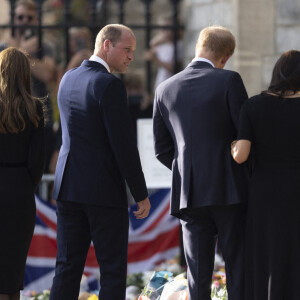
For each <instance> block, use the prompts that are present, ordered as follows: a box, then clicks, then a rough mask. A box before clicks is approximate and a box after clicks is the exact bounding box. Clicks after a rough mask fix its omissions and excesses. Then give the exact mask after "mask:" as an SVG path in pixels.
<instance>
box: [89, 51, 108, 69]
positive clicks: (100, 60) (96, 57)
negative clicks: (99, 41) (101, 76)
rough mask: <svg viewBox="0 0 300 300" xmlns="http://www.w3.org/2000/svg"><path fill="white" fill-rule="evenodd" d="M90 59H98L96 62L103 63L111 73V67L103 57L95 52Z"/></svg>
mask: <svg viewBox="0 0 300 300" xmlns="http://www.w3.org/2000/svg"><path fill="white" fill-rule="evenodd" d="M89 60H91V61H96V62H98V63H99V64H101V65H103V66H104V67H105V68H106V69H107V71H108V72H109V73H110V69H109V66H108V64H107V63H106V61H104V60H103V59H102V58H100V57H99V56H97V55H94V54H93V55H92V56H91V57H90V59H89Z"/></svg>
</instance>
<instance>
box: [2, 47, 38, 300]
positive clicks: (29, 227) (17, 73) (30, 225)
mask: <svg viewBox="0 0 300 300" xmlns="http://www.w3.org/2000/svg"><path fill="white" fill-rule="evenodd" d="M43 169H44V118H43V110H42V104H41V102H40V101H39V100H38V99H35V98H34V97H32V96H31V79H30V63H29V60H28V58H27V57H26V55H25V54H24V53H23V52H22V51H20V50H18V49H17V48H13V47H11V48H7V49H6V50H3V51H2V52H1V53H0V243H1V246H0V300H16V299H20V290H21V289H22V288H23V279H24V270H25V263H26V257H27V253H28V250H29V246H30V242H31V238H32V235H33V230H34V225H35V200H34V191H35V189H36V187H37V185H38V182H39V180H40V179H41V176H42V173H43Z"/></svg>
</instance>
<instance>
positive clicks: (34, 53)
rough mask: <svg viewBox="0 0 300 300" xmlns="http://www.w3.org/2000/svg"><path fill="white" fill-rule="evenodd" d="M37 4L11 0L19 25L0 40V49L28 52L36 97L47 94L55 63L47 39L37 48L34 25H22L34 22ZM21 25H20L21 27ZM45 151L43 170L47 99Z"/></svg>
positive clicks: (49, 120) (49, 126) (49, 138)
mask: <svg viewBox="0 0 300 300" xmlns="http://www.w3.org/2000/svg"><path fill="white" fill-rule="evenodd" d="M36 10H37V6H36V3H35V2H34V1H32V0H18V1H16V3H15V11H14V24H15V25H20V26H21V27H18V28H15V32H14V36H11V37H10V38H9V39H8V40H7V41H6V42H2V43H0V51H2V50H3V49H5V48H7V47H16V48H18V49H22V50H24V51H26V53H28V54H29V60H30V66H31V75H32V93H33V96H35V97H38V98H45V97H47V96H49V91H48V87H47V85H48V84H49V83H50V82H53V81H54V80H55V75H56V67H55V61H54V59H53V56H54V55H53V51H52V49H51V47H50V46H49V45H48V44H47V43H43V44H42V49H39V48H38V37H37V35H36V31H35V29H32V28H26V25H37V22H38V20H37V11H36ZM22 26H24V27H22ZM45 106H46V108H47V109H46V111H45V129H44V130H45V149H46V150H45V151H46V164H45V170H44V172H45V173H48V172H49V163H50V158H51V156H52V151H53V143H54V140H53V139H54V133H53V110H52V103H51V99H50V98H49V97H48V98H46V100H45Z"/></svg>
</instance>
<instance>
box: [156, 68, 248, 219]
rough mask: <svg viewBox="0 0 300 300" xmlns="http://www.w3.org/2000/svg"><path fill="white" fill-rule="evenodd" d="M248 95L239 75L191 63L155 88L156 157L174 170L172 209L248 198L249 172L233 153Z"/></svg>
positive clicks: (239, 200) (174, 211)
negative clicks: (234, 141)
mask: <svg viewBox="0 0 300 300" xmlns="http://www.w3.org/2000/svg"><path fill="white" fill-rule="evenodd" d="M247 98H248V96H247V92H246V90H245V87H244V84H243V82H242V79H241V77H240V75H239V74H238V73H236V72H233V71H228V70H222V69H217V68H213V67H212V66H211V65H210V64H209V63H206V62H192V63H190V64H189V65H188V66H187V67H186V69H185V70H183V71H182V72H180V73H178V74H176V75H174V76H173V77H171V78H170V79H168V80H166V81H164V82H163V83H162V84H161V85H160V86H159V87H158V88H157V90H156V94H155V100H154V111H153V114H154V115H153V122H154V124H153V129H154V144H155V154H156V157H157V158H158V159H159V160H160V161H161V162H162V163H163V164H164V165H165V166H167V167H168V168H169V169H172V171H173V177H172V194H171V213H172V214H173V215H177V216H179V212H180V209H183V208H188V207H202V206H210V205H229V204H236V203H240V202H243V201H244V199H245V197H246V192H247V171H246V169H245V167H244V166H239V165H238V164H236V163H235V162H234V160H233V159H232V157H231V155H230V144H231V142H232V141H233V140H234V139H236V137H237V127H238V117H239V111H240V108H241V106H242V104H243V102H244V101H245V100H246V99H247Z"/></svg>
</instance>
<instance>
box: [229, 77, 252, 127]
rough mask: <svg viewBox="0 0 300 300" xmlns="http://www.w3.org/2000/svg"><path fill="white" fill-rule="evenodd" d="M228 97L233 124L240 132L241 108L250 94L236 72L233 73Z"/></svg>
mask: <svg viewBox="0 0 300 300" xmlns="http://www.w3.org/2000/svg"><path fill="white" fill-rule="evenodd" d="M227 99H228V106H229V111H230V116H231V119H232V122H233V126H234V129H235V130H236V132H238V128H239V115H240V110H241V107H242V105H243V103H244V102H245V101H246V100H247V99H248V95H247V92H246V89H245V86H244V83H243V80H242V78H241V76H240V75H239V74H238V73H236V72H234V73H233V76H232V79H231V82H230V85H229V90H228V98H227Z"/></svg>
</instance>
